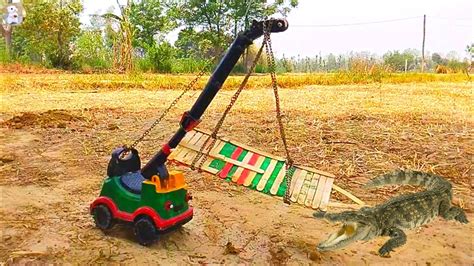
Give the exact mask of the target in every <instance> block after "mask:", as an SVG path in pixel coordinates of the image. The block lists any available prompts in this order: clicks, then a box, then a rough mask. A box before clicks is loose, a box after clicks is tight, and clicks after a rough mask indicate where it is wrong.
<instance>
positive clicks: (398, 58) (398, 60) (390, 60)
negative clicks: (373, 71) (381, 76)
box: [383, 51, 415, 71]
mask: <svg viewBox="0 0 474 266" xmlns="http://www.w3.org/2000/svg"><path fill="white" fill-rule="evenodd" d="M383 60H384V64H385V65H388V66H390V67H391V68H393V69H394V70H397V71H403V70H405V63H407V64H408V66H409V68H411V69H413V68H414V63H415V55H414V54H413V53H411V52H410V51H404V52H403V53H400V52H399V51H393V52H387V53H386V54H384V56H383ZM410 66H411V67H410Z"/></svg>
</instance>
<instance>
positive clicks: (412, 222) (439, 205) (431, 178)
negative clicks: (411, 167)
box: [314, 170, 468, 256]
mask: <svg viewBox="0 0 474 266" xmlns="http://www.w3.org/2000/svg"><path fill="white" fill-rule="evenodd" d="M391 184H409V185H418V186H424V187H426V188H427V190H425V191H422V192H418V193H410V194H405V195H401V196H398V197H395V198H392V199H390V200H388V201H387V202H385V203H383V204H381V205H377V206H375V207H373V208H369V207H363V208H361V209H360V210H358V211H344V212H341V213H326V212H321V211H320V212H315V213H314V217H316V218H324V219H326V220H328V221H331V222H341V223H343V225H342V228H341V229H340V230H339V231H338V232H337V233H333V234H331V235H330V236H329V238H328V239H327V240H326V241H324V242H321V243H320V244H319V245H318V247H317V249H318V250H319V251H328V250H334V249H339V248H342V247H345V246H347V245H349V244H351V243H353V242H356V241H358V240H369V239H372V238H375V237H377V236H389V237H390V239H389V240H388V241H387V242H386V243H385V244H384V245H383V246H382V247H381V248H380V249H379V251H378V252H379V255H380V256H388V255H389V253H390V252H391V251H393V249H394V248H397V247H400V246H402V245H403V244H405V243H406V240H407V237H406V235H405V233H404V232H403V230H404V229H412V228H415V227H418V226H421V225H423V224H426V223H429V222H430V221H432V220H433V219H434V218H436V216H438V215H439V216H441V217H443V218H444V219H446V220H452V219H455V220H457V221H459V222H461V223H468V220H467V218H466V214H465V213H464V211H463V210H462V209H461V208H459V207H456V206H452V205H451V200H452V197H453V193H452V190H451V189H452V185H451V183H449V182H448V181H447V180H445V179H444V178H442V177H440V176H437V175H434V174H428V173H423V172H418V171H401V170H398V171H395V172H392V173H388V174H385V175H382V176H379V177H376V178H374V179H372V180H371V181H369V182H368V183H367V184H366V185H365V188H374V187H379V186H384V185H391Z"/></svg>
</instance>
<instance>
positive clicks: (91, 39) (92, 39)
mask: <svg viewBox="0 0 474 266" xmlns="http://www.w3.org/2000/svg"><path fill="white" fill-rule="evenodd" d="M72 59H73V62H74V67H75V68H76V69H81V70H89V69H92V70H105V69H108V68H110V67H111V66H112V64H111V62H112V51H111V50H110V49H108V47H107V46H106V45H105V43H104V39H103V38H102V32H101V31H99V30H92V29H90V30H84V31H83V32H82V33H81V35H80V36H79V38H77V40H76V42H75V49H74V54H73V57H72Z"/></svg>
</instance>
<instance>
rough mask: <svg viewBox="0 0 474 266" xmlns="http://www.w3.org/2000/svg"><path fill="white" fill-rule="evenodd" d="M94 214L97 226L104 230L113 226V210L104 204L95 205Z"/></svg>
mask: <svg viewBox="0 0 474 266" xmlns="http://www.w3.org/2000/svg"><path fill="white" fill-rule="evenodd" d="M92 215H93V217H94V221H95V226H97V228H99V229H101V230H102V231H106V230H108V229H110V228H112V227H113V226H114V224H115V220H114V217H113V215H112V212H111V211H110V209H109V208H108V207H107V206H106V205H104V204H99V205H97V206H95V207H94V209H92Z"/></svg>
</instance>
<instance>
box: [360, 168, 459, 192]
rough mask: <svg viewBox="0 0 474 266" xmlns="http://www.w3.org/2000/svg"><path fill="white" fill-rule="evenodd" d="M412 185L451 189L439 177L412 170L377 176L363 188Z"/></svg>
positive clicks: (444, 180)
mask: <svg viewBox="0 0 474 266" xmlns="http://www.w3.org/2000/svg"><path fill="white" fill-rule="evenodd" d="M398 184H400V185H402V184H405V185H414V186H423V187H426V188H433V187H438V186H443V187H444V186H448V187H451V183H449V182H448V181H447V180H446V179H444V178H442V177H441V176H438V175H434V174H429V173H424V172H420V171H412V170H397V171H394V172H391V173H387V174H384V175H381V176H378V177H376V178H374V179H372V180H370V181H369V182H367V184H365V186H364V187H365V188H374V187H381V186H385V185H398Z"/></svg>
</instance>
